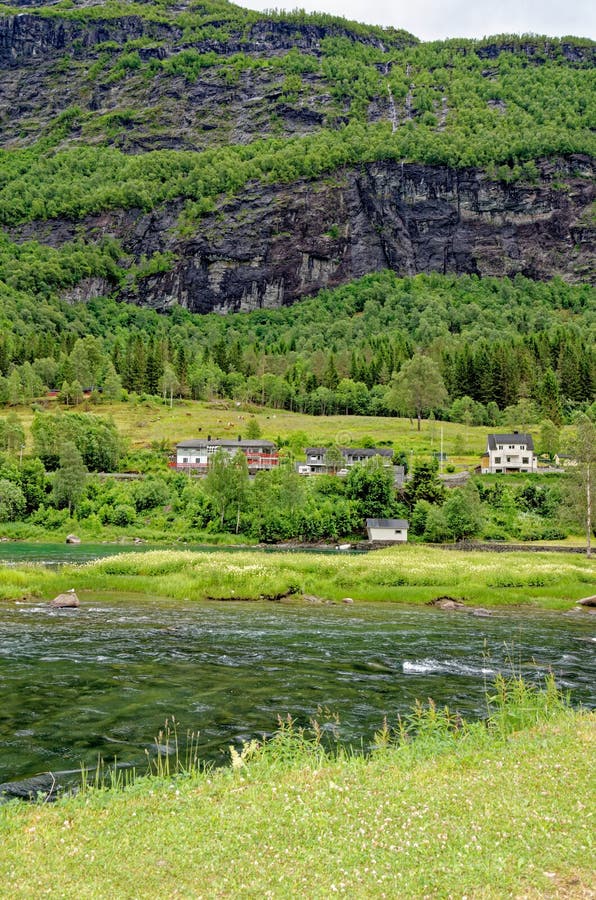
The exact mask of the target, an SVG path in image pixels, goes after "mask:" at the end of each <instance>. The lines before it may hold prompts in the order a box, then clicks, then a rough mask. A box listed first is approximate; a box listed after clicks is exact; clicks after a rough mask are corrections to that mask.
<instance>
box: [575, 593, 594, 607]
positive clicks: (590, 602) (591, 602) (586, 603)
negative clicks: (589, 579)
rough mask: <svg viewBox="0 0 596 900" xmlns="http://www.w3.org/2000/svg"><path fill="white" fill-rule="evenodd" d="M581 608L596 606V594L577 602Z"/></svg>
mask: <svg viewBox="0 0 596 900" xmlns="http://www.w3.org/2000/svg"><path fill="white" fill-rule="evenodd" d="M576 602H577V603H578V604H579V605H580V606H596V594H592V596H591V597H582V598H581V600H577V601H576Z"/></svg>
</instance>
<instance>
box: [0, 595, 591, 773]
mask: <svg viewBox="0 0 596 900" xmlns="http://www.w3.org/2000/svg"><path fill="white" fill-rule="evenodd" d="M595 634H596V622H595V620H594V618H593V617H592V616H590V615H588V614H587V613H585V614H577V615H563V614H555V613H546V612H540V613H538V612H532V613H530V612H504V611H499V610H497V611H495V612H494V614H493V616H492V617H491V618H476V617H474V616H471V615H468V614H465V613H446V612H442V611H440V610H435V609H428V608H418V607H417V608H411V607H410V608H408V607H401V606H395V605H391V604H385V605H382V604H356V605H354V606H344V605H337V606H306V605H299V604H288V605H283V604H272V603H269V604H267V603H239V602H233V603H230V602H226V603H213V602H212V603H201V602H194V603H192V602H183V603H181V602H167V601H164V600H163V599H155V598H151V597H146V598H143V599H140V598H139V596H138V595H135V596H124V595H111V596H108V595H106V594H103V595H100V594H93V593H82V594H81V608H80V609H78V610H53V609H51V608H49V607H48V606H47V605H45V604H39V603H38V604H36V603H31V602H28V603H20V604H15V603H5V604H0V783H1V782H3V781H8V780H14V779H18V778H23V777H26V776H29V775H31V774H33V773H37V772H41V771H48V770H53V771H58V770H67V769H76V768H78V767H79V766H80V765H81V763H85V764H86V765H88V766H93V765H94V764H95V762H96V760H97V756H98V754H101V756H102V757H103V758H104V759H106V760H107V761H114V760H115V759H116V760H117V761H118V762H121V763H140V764H141V765H143V764H144V760H145V748H147V747H150V746H151V744H152V741H153V738H154V737H155V736H156V735H157V733H158V731H159V729H160V728H161V727H163V724H164V720H165V719H166V717H168V716H170V717H171V716H172V715H174V716H175V717H176V719H177V720H178V721H179V722H180V724H181V728H182V730H183V731H185V730H186V729H187V728H189V729H193V730H198V731H199V732H200V739H199V742H200V751H201V755H202V756H203V757H204V758H210V759H216V760H217V759H222V758H223V755H225V753H226V751H227V748H228V746H229V745H230V744H237V743H238V742H240V741H243V740H246V739H248V738H250V737H252V736H258V735H261V734H263V733H270V732H271V731H273V730H274V729H275V727H276V723H277V717H278V715H281V716H285V715H286V714H288V713H289V714H290V715H292V716H293V717H294V718H295V719H296V720H297V721H298V722H299V723H301V724H306V723H307V722H308V720H309V719H310V718H311V717H313V716H314V717H316V718H317V719H318V720H319V721H320V722H321V723H325V722H331V721H332V720H333V718H334V717H338V718H339V720H340V723H341V725H340V730H341V735H342V739H343V740H345V741H346V742H348V743H352V744H354V745H356V746H362V745H364V746H365V747H366V745H367V744H368V743H369V742H370V740H371V739H372V737H373V735H374V732H375V730H376V729H378V728H379V726H381V724H382V722H383V718H384V717H385V716H387V717H388V719H389V722H390V723H391V722H392V721H393V722H395V720H396V717H397V714H398V713H404V712H406V711H408V710H409V709H410V708H411V706H412V704H413V703H414V701H415V700H416V699H417V698H420V699H425V698H427V697H432V698H433V699H434V700H435V701H437V702H438V703H440V704H448V705H449V706H450V707H451V708H453V709H454V710H458V711H459V712H461V713H463V714H464V715H466V716H469V717H476V716H482V715H483V714H484V713H485V690H486V685H487V683H488V684H490V682H491V680H492V679H493V678H494V675H495V673H497V672H498V671H506V670H510V667H511V663H512V662H513V664H514V665H515V667H516V670H517V671H520V672H522V673H523V674H524V675H525V676H526V677H528V678H530V679H532V680H539V679H541V678H542V677H543V676H544V675H545V674H546V673H547V672H548V671H549V670H551V669H552V671H553V672H554V673H555V675H556V677H557V680H558V682H559V684H560V685H561V686H562V687H564V688H566V689H569V691H570V692H571V696H572V699H573V702H575V703H584V704H589V705H594V703H595V701H596V678H595V676H596V665H595V659H594V649H595V647H596V644H595V643H594V640H595Z"/></svg>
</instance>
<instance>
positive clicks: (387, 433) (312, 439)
mask: <svg viewBox="0 0 596 900" xmlns="http://www.w3.org/2000/svg"><path fill="white" fill-rule="evenodd" d="M48 408H49V409H50V410H53V409H64V408H65V407H62V406H61V405H60V404H58V402H57V401H53V400H52V401H49V402H48ZM69 408H70V409H72V408H73V407H69ZM74 409H75V410H76V411H77V412H81V411H89V412H93V413H96V414H97V415H101V416H107V417H110V418H112V419H113V421H114V422H115V424H116V426H117V428H118V431H119V432H120V433H121V434H122V435H124V437H125V438H126V439H127V441H128V442H129V443H130V447H131V449H132V450H138V449H144V448H146V447H150V446H152V445H154V444H162V443H164V442H165V443H166V444H168V445H170V446H171V447H172V448H173V447H174V445H175V444H176V443H177V442H178V441H181V440H184V439H187V438H200V437H207V435H211V436H212V437H218V438H230V437H233V438H236V437H237V436H238V435H239V434H242V435H243V437H245V436H246V435H245V431H246V426H247V424H248V422H249V421H250V419H251V418H252V417H253V415H254V417H255V418H256V420H257V421H258V423H259V425H260V426H261V429H262V433H263V437H264V438H267V439H268V440H272V441H275V440H276V439H277V438H278V437H280V436H281V437H282V438H284V439H287V438H290V437H291V436H292V435H294V434H296V433H297V432H302V433H304V435H306V438H307V440H308V443H309V444H317V443H323V444H327V443H337V444H351V443H353V444H355V445H357V444H360V443H361V442H362V441H363V439H372V440H374V441H379V442H380V441H385V442H389V443H390V444H392V445H393V446H394V447H395V449H399V450H405V451H407V452H408V453H409V452H412V453H413V454H414V455H419V454H420V455H426V454H428V453H431V452H433V451H438V450H439V448H440V440H441V437H440V433H441V427H442V428H443V445H444V451H445V452H446V453H447V454H448V455H449V456H450V457H451V456H453V451H454V446H455V441H456V437H457V436H458V435H459V436H461V440H460V447H461V442H462V441H463V449H464V453H463V455H461V456H460V457H457V458H456V459H455V462H468V463H473V464H474V465H476V464H477V463H478V462H479V456H480V454H481V453H482V451H483V450H484V449H485V447H486V435H487V432H488V431H489V430H490V429H488V428H487V427H485V426H482V427H475V426H472V425H470V426H466V425H461V424H458V423H454V422H444V423H441V422H435V421H431V422H429V421H424V422H423V423H422V430H421V431H420V432H418V430H417V428H416V422H415V421H414V422H410V420H409V419H399V418H394V417H386V416H351V415H349V416H310V415H306V414H303V413H295V412H289V411H287V410H281V409H267V408H262V407H244V406H242V407H240V406H236V404H235V403H234V401H232V400H217V401H211V402H203V401H200V400H176V401H175V402H174V405H173V407H172V408H171V409H170V407H169V405H167V404H164V403H161V402H160V401H158V400H154V399H147V400H142V399H131V400H130V401H129V402H126V403H101V404H97V405H95V404H93V403H90V402H85V403H83V404H80V405H79V406H77V407H74ZM15 411H16V412H17V413H18V415H19V417H20V418H21V420H22V422H23V424H24V426H25V428H26V431H27V433H28V435H29V426H30V424H31V420H32V418H33V413H32V411H31V409H30V407H16V408H15ZM28 439H29V440H30V438H28Z"/></svg>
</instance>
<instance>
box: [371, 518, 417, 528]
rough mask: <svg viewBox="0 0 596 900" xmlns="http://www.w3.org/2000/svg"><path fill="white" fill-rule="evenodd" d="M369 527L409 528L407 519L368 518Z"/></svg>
mask: <svg viewBox="0 0 596 900" xmlns="http://www.w3.org/2000/svg"><path fill="white" fill-rule="evenodd" d="M366 527H367V528H409V527H410V523H409V522H408V520H407V519H367V520H366Z"/></svg>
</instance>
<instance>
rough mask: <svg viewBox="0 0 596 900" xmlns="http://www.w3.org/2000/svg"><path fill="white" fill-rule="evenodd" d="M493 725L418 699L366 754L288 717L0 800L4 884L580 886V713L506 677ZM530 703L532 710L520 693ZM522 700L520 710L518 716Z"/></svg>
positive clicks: (318, 893) (93, 894) (143, 890)
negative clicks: (196, 755) (113, 779)
mask: <svg viewBox="0 0 596 900" xmlns="http://www.w3.org/2000/svg"><path fill="white" fill-rule="evenodd" d="M515 694H516V697H515V699H514V703H513V704H510V705H509V708H508V709H504V710H503V709H502V710H501V714H497V716H496V718H495V721H494V725H495V727H494V728H492V729H491V728H490V727H489V728H486V727H485V726H484V725H482V724H481V723H477V724H476V725H469V726H467V725H466V724H465V723H464V724H462V723H461V722H456V721H455V720H452V719H451V720H450V719H449V716H448V714H447V715H446V714H442V713H440V712H438V711H436V710H434V708H433V707H432V706H431V707H430V708H429V709H428V710H426V711H422V712H421V713H420V711H419V714H418V715H417V716H416V725H417V728H418V731H417V732H416V736H412V737H410V736H408V734H407V733H406V734H404V733H403V732H402V734H401V738H400V737H398V738H397V739H393V740H392V735H391V733H390V729H389V730H388V731H387V732H386V733H384V734H382V735H380V736H379V741H378V748H377V750H376V751H375V752H374V753H373V754H372V756H371V757H368V758H364V757H362V756H358V755H353V754H350V753H349V752H345V751H344V752H342V751H339V752H338V753H325V752H324V751H323V750H322V748H321V746H320V744H319V743H317V741H316V740H313V739H312V738H311V739H308V738H306V737H305V736H304V735H302V734H301V733H297V732H296V731H295V730H294V729H293V728H292V726H291V724H286V725H285V727H283V728H282V729H281V731H280V733H279V734H278V735H277V737H276V738H274V739H273V740H272V741H270V742H269V743H268V744H266V745H265V747H264V748H261V747H258V746H256V745H255V744H254V743H251V744H249V745H247V746H245V748H244V750H243V751H242V753H238V752H235V753H232V766H230V767H229V768H227V769H219V770H216V771H209V770H207V771H203V772H201V771H197V770H196V768H195V769H194V770H191V771H190V772H188V773H187V774H182V775H178V776H177V777H172V776H171V775H170V776H167V775H166V776H165V777H164V776H162V777H161V778H152V779H146V778H145V779H139V780H136V781H133V783H132V784H131V785H130V786H129V787H127V788H124V789H117V790H114V789H111V790H110V789H100V790H93V789H92V790H88V791H83V792H82V793H80V794H79V795H77V796H75V797H72V798H66V799H63V800H60V801H58V802H57V803H55V804H50V805H43V804H38V805H34V806H25V805H23V804H22V803H19V802H18V801H17V802H15V803H11V804H8V805H6V806H4V807H0V840H1V842H2V852H1V853H0V879H1V882H2V885H3V890H4V891H5V892H6V896H10V897H11V898H26V900H29V898H30V897H41V896H44V897H45V896H47V897H55V898H58V897H60V898H76V900H84V898H100V897H106V898H107V897H118V898H135V900H137V898H153V897H155V896H158V895H165V896H168V897H195V898H201V897H204V898H215V897H270V898H289V897H297V896H304V897H312V898H327V897H332V896H336V895H341V896H345V897H362V898H364V897H379V898H383V897H399V898H404V900H405V898H416V900H418V898H422V897H437V898H439V897H441V898H442V897H444V898H448V897H458V898H461V897H469V898H472V897H473V898H483V900H491V898H494V900H497V898H499V900H501V898H504V897H524V898H532V900H533V898H536V900H538V898H546V897H566V898H588V897H590V896H592V894H591V885H593V870H594V847H593V832H592V831H591V829H590V814H591V809H593V804H594V800H595V799H596V798H595V797H594V788H595V783H594V779H593V777H592V776H593V773H592V770H591V768H590V766H589V765H588V763H587V760H588V759H589V758H590V755H591V754H592V755H593V753H594V735H595V727H594V726H595V724H596V717H595V716H594V715H593V714H589V713H583V712H572V711H570V710H568V709H565V707H564V705H562V704H561V703H560V702H559V701H558V700H557V698H556V697H553V695H552V692H549V691H548V690H547V691H545V692H544V693H543V696H542V698H541V699H540V698H538V704H537V705H536V697H535V696H534V697H528V696H527V692H526V691H524V689H523V688H522V689H521V690H517V688H516V690H515ZM534 707H535V708H534ZM520 714H521V718H520Z"/></svg>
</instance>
